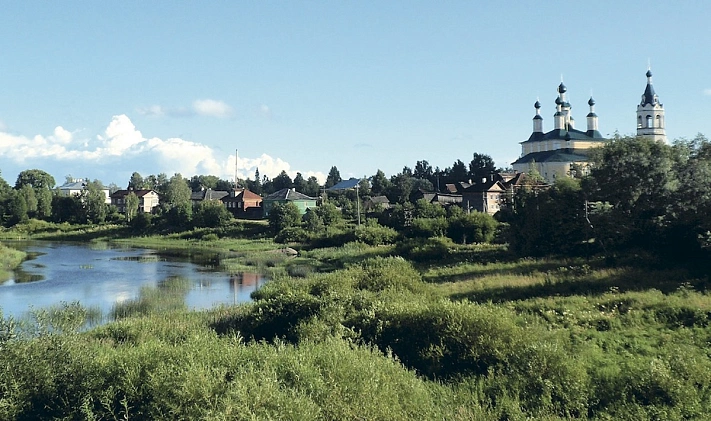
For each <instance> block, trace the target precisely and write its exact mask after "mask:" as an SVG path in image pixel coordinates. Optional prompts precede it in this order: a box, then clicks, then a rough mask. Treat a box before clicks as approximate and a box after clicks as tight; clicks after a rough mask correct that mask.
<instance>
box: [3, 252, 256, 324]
mask: <svg viewBox="0 0 711 421" xmlns="http://www.w3.org/2000/svg"><path fill="white" fill-rule="evenodd" d="M5 244H6V245H9V246H11V247H14V248H18V249H21V250H23V251H26V252H28V253H29V255H30V259H28V260H26V261H24V262H23V263H22V265H21V266H20V267H19V269H18V270H17V271H15V275H14V277H13V279H9V280H6V281H5V282H3V283H2V284H0V309H2V314H3V315H4V316H5V317H8V316H13V317H15V318H22V317H25V316H26V315H28V314H29V312H30V311H32V310H34V309H41V308H48V307H51V306H56V305H59V304H61V303H63V302H66V303H71V302H75V301H78V302H80V303H81V304H82V305H83V306H85V307H88V308H92V309H98V310H100V311H101V314H102V316H104V317H106V316H107V315H108V314H109V313H110V312H111V310H112V308H113V307H114V306H115V305H116V304H120V303H125V302H127V301H129V300H136V299H138V298H139V297H140V295H141V294H142V293H143V292H145V291H146V289H157V290H160V287H161V286H162V285H166V284H168V283H170V280H175V279H180V280H181V281H182V282H181V285H184V286H185V291H183V292H184V293H183V294H182V295H181V297H184V298H182V299H184V304H185V306H186V307H187V308H190V309H198V310H199V309H207V308H211V307H214V306H218V305H229V304H237V303H241V302H246V301H249V300H250V294H251V293H252V292H253V291H255V290H256V289H257V288H259V286H261V285H262V284H263V283H264V282H265V279H264V278H263V277H262V276H260V275H258V274H255V273H244V274H239V275H236V276H230V275H228V274H226V273H224V272H220V271H218V270H216V269H214V267H215V264H216V262H217V261H218V260H219V257H218V256H217V255H215V254H212V255H199V256H196V255H193V256H181V254H180V253H166V252H159V251H156V250H151V249H139V248H130V247H111V246H109V245H106V244H98V245H95V244H77V243H63V242H38V241H31V242H21V243H5ZM206 262H208V264H207V266H206V265H205V263H206Z"/></svg>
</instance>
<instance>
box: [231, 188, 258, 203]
mask: <svg viewBox="0 0 711 421" xmlns="http://www.w3.org/2000/svg"><path fill="white" fill-rule="evenodd" d="M245 200H257V201H260V202H261V201H262V196H260V195H258V194H257V193H255V192H253V191H251V190H247V189H235V190H234V196H225V197H223V198H222V201H223V202H243V201H245Z"/></svg>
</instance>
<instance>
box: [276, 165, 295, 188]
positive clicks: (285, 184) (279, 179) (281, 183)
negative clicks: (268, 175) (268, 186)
mask: <svg viewBox="0 0 711 421" xmlns="http://www.w3.org/2000/svg"><path fill="white" fill-rule="evenodd" d="M293 184H294V183H293V182H292V181H291V177H289V174H287V173H286V171H284V170H282V171H281V172H280V173H279V175H277V176H276V177H274V179H273V180H272V188H273V189H274V191H279V190H281V189H290V188H291V187H292V186H293Z"/></svg>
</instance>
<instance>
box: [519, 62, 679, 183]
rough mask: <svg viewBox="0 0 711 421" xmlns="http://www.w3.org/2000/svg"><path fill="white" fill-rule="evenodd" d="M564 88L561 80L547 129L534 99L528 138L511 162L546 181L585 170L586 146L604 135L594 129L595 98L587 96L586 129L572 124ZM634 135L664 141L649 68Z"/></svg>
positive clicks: (661, 111) (661, 110) (659, 106)
mask: <svg viewBox="0 0 711 421" xmlns="http://www.w3.org/2000/svg"><path fill="white" fill-rule="evenodd" d="M566 92H567V88H566V86H565V85H564V84H563V83H562V82H561V83H560V85H559V86H558V97H557V98H556V100H555V104H556V112H555V114H554V115H553V121H554V129H553V130H551V131H549V132H544V131H543V117H542V116H541V103H540V102H538V101H536V103H535V104H534V107H535V109H536V115H535V116H534V117H533V133H531V136H530V137H529V138H528V140H525V141H523V142H521V157H520V158H519V159H517V160H516V161H515V162H513V163H512V166H513V169H514V170H516V171H518V172H530V171H531V169H532V168H535V169H536V170H537V171H538V172H539V173H540V175H541V176H542V177H543V178H544V179H545V180H546V182H548V183H553V182H555V180H556V178H559V177H566V176H572V175H575V174H573V172H574V171H576V170H577V171H582V172H583V173H585V172H586V171H587V168H588V164H589V162H590V161H589V152H590V149H591V148H595V147H598V146H603V145H605V143H606V142H607V139H605V138H603V137H602V135H601V134H600V131H599V130H598V117H597V114H595V100H593V99H592V98H590V99H589V100H588V106H589V107H590V111H589V112H588V115H587V116H586V119H587V127H586V130H585V131H582V130H578V129H576V128H575V120H574V119H573V116H572V114H571V108H572V107H571V105H570V103H568V100H567V98H566ZM637 135H638V136H650V137H652V138H653V139H655V140H657V141H661V142H666V134H665V129H664V107H663V106H662V104H660V103H659V97H658V96H657V94H656V93H655V92H654V87H653V86H652V72H651V71H647V86H646V88H645V90H644V93H643V94H642V101H641V103H640V104H639V105H638V106H637Z"/></svg>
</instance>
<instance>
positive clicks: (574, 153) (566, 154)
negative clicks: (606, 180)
mask: <svg viewBox="0 0 711 421" xmlns="http://www.w3.org/2000/svg"><path fill="white" fill-rule="evenodd" d="M587 152H588V151H587V150H585V149H567V148H566V149H556V150H552V151H544V152H531V153H529V154H527V155H525V156H522V157H521V158H519V159H517V160H516V161H514V162H513V164H528V163H531V162H533V161H535V162H585V161H588V160H589V158H588V156H587Z"/></svg>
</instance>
